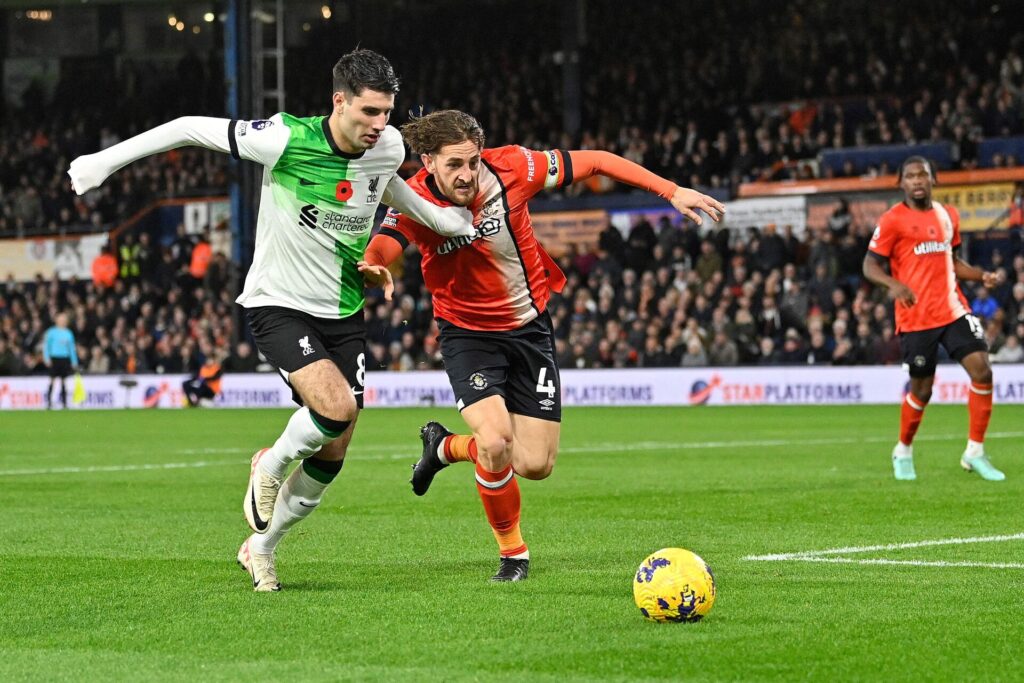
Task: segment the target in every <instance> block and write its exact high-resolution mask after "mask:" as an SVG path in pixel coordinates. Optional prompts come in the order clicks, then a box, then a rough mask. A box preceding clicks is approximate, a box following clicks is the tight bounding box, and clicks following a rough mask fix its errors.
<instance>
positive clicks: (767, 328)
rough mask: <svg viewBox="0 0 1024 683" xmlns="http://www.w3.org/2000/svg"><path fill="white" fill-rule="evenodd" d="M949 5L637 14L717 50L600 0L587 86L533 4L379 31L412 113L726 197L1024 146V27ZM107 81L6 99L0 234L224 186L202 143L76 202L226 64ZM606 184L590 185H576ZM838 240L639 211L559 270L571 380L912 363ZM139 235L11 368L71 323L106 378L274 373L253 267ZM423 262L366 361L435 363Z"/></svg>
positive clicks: (214, 108) (1023, 303) (308, 109)
mask: <svg viewBox="0 0 1024 683" xmlns="http://www.w3.org/2000/svg"><path fill="white" fill-rule="evenodd" d="M538 1H539V0H538ZM848 5H849V3H848ZM496 7H498V6H496ZM929 7H930V9H929V13H928V14H927V16H925V15H923V14H921V13H920V12H919V11H918V10H917V8H915V7H914V6H912V5H907V4H905V3H904V4H900V3H888V4H884V5H881V6H879V5H877V3H870V2H868V0H853V4H852V5H851V6H847V7H846V8H845V9H844V14H843V16H844V19H843V20H842V21H837V20H836V19H835V12H834V8H833V7H832V6H830V4H829V3H816V2H795V3H787V4H786V5H785V6H784V7H783V8H778V11H775V9H776V8H773V10H772V11H765V10H764V8H763V7H762V6H761V3H758V2H756V0H743V1H741V2H734V3H716V2H713V1H712V0H700V2H698V3H696V5H695V6H691V7H689V8H688V11H687V12H686V13H685V15H684V14H682V13H680V12H679V9H678V7H677V6H676V5H675V4H673V3H646V4H643V5H638V6H636V7H631V8H630V13H631V16H630V22H631V25H636V26H643V27H657V31H658V33H659V34H661V35H680V36H681V35H688V36H696V37H699V36H711V35H713V36H715V40H713V41H706V40H704V41H701V40H696V41H694V42H688V43H682V44H681V43H679V42H678V41H674V40H657V39H654V38H655V36H652V35H649V34H647V33H646V32H645V31H632V32H622V31H619V30H617V27H618V26H619V23H620V22H619V16H618V13H619V12H620V11H621V7H620V5H619V4H616V3H612V2H610V0H593V1H591V2H588V3H587V4H586V8H587V11H586V14H585V18H584V19H583V26H582V28H583V33H585V34H586V35H587V38H588V39H587V41H586V42H585V44H584V45H582V46H581V47H580V55H579V59H578V65H579V73H580V88H579V92H578V93H576V95H571V94H566V93H565V92H564V91H563V88H562V75H563V65H564V64H565V62H566V61H567V60H568V61H569V62H572V63H576V60H575V59H574V58H573V57H572V56H571V55H567V54H565V53H564V52H563V50H562V48H563V41H562V38H561V37H560V31H561V30H562V26H561V24H560V22H559V21H551V22H541V23H539V24H538V23H537V22H535V21H532V16H533V15H534V14H535V13H536V11H537V10H538V2H525V3H515V4H509V5H500V10H501V12H502V13H503V14H502V16H503V21H504V22H505V23H503V24H492V23H487V22H485V23H484V26H485V27H486V28H485V29H484V30H481V31H478V32H474V33H473V34H471V35H469V36H465V35H464V34H463V33H459V34H458V36H457V37H458V38H459V41H460V42H459V43H458V44H459V45H460V46H462V47H463V49H465V50H467V51H468V53H471V54H472V55H473V58H472V59H456V58H452V57H443V56H438V57H437V58H431V59H429V60H427V59H423V58H422V54H421V51H420V49H419V47H418V46H419V45H420V44H421V41H420V40H419V38H418V32H419V31H420V30H421V27H422V25H424V22H426V21H428V20H429V25H430V26H431V27H432V29H433V30H435V31H437V32H438V34H439V38H444V37H445V35H447V33H446V32H449V33H451V35H452V36H453V37H454V36H456V33H457V32H458V31H459V30H460V29H459V27H460V26H461V23H460V21H459V19H460V16H461V13H462V12H464V8H463V7H462V6H461V5H460V4H458V3H451V4H449V5H445V4H444V3H440V4H438V5H434V4H430V6H429V7H424V8H417V7H415V6H409V5H408V4H405V5H403V6H401V7H398V6H397V5H396V6H394V7H392V6H390V5H389V6H382V8H381V9H380V11H381V12H383V13H384V14H382V15H381V16H379V17H375V18H376V19H378V20H375V21H374V22H368V23H367V24H366V25H365V26H364V27H363V29H365V30H361V31H360V40H361V42H362V43H363V44H364V45H366V46H369V47H373V46H375V45H376V44H379V45H380V46H381V49H382V50H384V52H385V53H386V54H387V55H388V56H389V57H390V58H391V59H392V61H393V63H394V64H395V66H396V69H397V71H398V72H399V73H400V74H401V75H402V77H403V90H402V92H401V94H400V95H399V98H400V99H399V104H400V106H399V109H398V110H396V112H395V116H394V122H395V123H400V122H401V121H402V120H404V119H405V117H406V109H407V108H412V107H415V106H417V105H419V104H422V105H424V106H425V107H426V108H427V109H428V110H429V109H437V108H446V107H457V108H462V109H465V110H467V111H470V112H472V113H474V114H475V115H476V116H478V118H479V119H480V121H481V123H482V124H483V125H484V127H485V130H486V131H487V134H488V143H489V144H490V145H501V144H508V143H513V142H514V143H519V144H523V145H526V146H529V147H534V148H539V149H544V148H551V147H559V148H583V149H588V148H590V149H592V148H600V149H608V150H610V151H613V152H616V153H619V154H621V155H623V156H625V157H627V158H630V159H632V160H634V161H637V162H638V163H642V164H643V165H645V166H647V167H648V168H650V169H652V170H654V171H655V172H658V173H659V174H661V175H664V176H666V177H669V178H672V179H673V180H676V181H677V182H680V183H682V184H687V185H693V186H702V187H713V188H721V189H723V191H726V192H727V191H729V190H732V189H735V187H736V186H737V185H738V183H740V182H743V181H748V180H757V179H762V178H771V179H779V178H785V177H794V176H796V177H801V176H804V175H814V174H817V173H821V172H823V171H822V169H819V168H817V166H816V165H815V164H814V163H795V162H800V161H801V160H813V159H814V157H815V156H816V155H817V154H818V152H819V151H820V150H823V149H827V148H850V147H863V146H866V145H874V144H882V145H885V144H897V143H914V142H925V141H950V142H952V143H954V145H955V148H954V154H953V158H954V165H955V166H957V167H962V168H971V167H973V166H975V165H977V164H978V163H979V161H980V160H979V158H978V143H979V141H981V140H982V139H984V138H991V137H1003V136H1012V135H1020V134H1022V133H1024V104H1022V103H1024V32H1021V31H1019V30H1018V28H1019V27H1018V26H1017V25H1016V24H1015V23H1014V22H1012V21H1011V18H1010V17H1009V16H1008V12H1007V11H1006V10H1005V9H1004V10H1002V11H1000V10H999V9H998V6H994V5H990V4H984V5H983V4H982V3H979V2H976V1H975V0H970V1H968V2H956V1H953V0H934V1H933V2H932V3H931V4H930V6H929ZM482 11H484V10H482ZM388 12H392V13H395V12H399V13H401V16H400V17H399V16H393V17H392V16H388V15H387V13H388ZM417 12H420V13H423V16H419V15H417ZM940 15H941V16H943V17H944V19H943V21H942V23H941V26H940V28H938V29H936V22H935V20H934V17H935V16H940ZM562 19H563V20H564V19H565V17H564V16H563V17H562ZM517 22H518V23H521V24H523V25H530V26H531V27H533V28H534V29H535V30H531V31H530V32H529V33H528V34H522V33H521V32H518V33H516V34H515V35H514V38H513V34H512V33H510V32H506V31H504V30H503V26H505V25H510V24H516V23H517ZM752 24H753V27H754V29H755V30H751V28H752V26H751V25H752ZM346 28H347V27H346V26H344V25H337V24H331V23H325V24H323V25H318V26H315V27H313V29H312V31H311V33H310V40H309V41H308V45H307V46H306V47H297V48H294V49H290V50H289V56H288V59H289V67H288V74H289V79H290V80H289V82H288V93H289V94H288V110H289V111H290V112H293V113H296V114H304V113H318V112H323V111H324V109H325V106H324V105H325V103H326V101H327V100H326V95H325V83H326V82H327V78H326V71H327V68H328V65H330V64H332V63H333V61H334V60H335V59H336V58H337V53H338V52H339V51H340V50H341V49H342V46H343V45H348V43H349V42H351V40H350V37H345V38H343V39H341V40H339V39H338V37H339V32H341V31H344V30H345V29H346ZM652 30H653V29H652ZM978 36H984V37H985V39H984V40H978V39H977V37H978ZM609 44H614V45H615V46H616V49H615V50H607V49H605V46H606V45H609ZM622 54H629V55H630V59H628V60H623V59H621V55H622ZM110 66H111V68H110V69H106V70H103V71H102V78H103V87H102V88H101V87H93V86H97V83H94V82H90V81H89V78H90V77H89V75H88V74H82V73H68V74H65V75H64V77H63V78H62V80H61V81H60V83H58V84H57V86H56V90H55V92H54V93H53V96H52V100H53V101H74V102H75V103H76V106H75V107H74V108H71V109H65V108H61V107H49V106H47V105H46V101H47V100H48V99H50V98H47V97H46V96H44V94H43V93H41V92H28V93H26V94H25V95H24V96H23V98H22V100H23V104H22V105H21V106H19V107H12V106H11V105H7V106H6V109H5V111H4V114H5V117H6V124H7V125H5V126H4V129H3V130H2V131H0V237H10V236H16V235H23V234H32V233H35V234H39V230H40V229H42V232H44V233H49V234H59V233H63V232H76V231H81V230H82V229H85V228H95V229H100V228H103V229H109V228H110V227H112V226H114V225H117V224H118V223H120V222H121V221H123V220H125V219H126V218H128V217H129V216H131V215H132V214H133V213H134V212H135V211H137V210H138V209H140V208H142V207H144V206H146V205H148V204H150V203H151V202H152V201H153V200H154V199H156V198H160V197H180V196H187V195H190V194H195V193H205V194H209V193H212V192H222V191H224V189H225V188H226V185H227V181H228V179H229V173H230V165H229V159H228V157H227V156H226V155H221V154H216V153H212V152H207V151H203V150H199V149H196V148H186V149H181V150H176V151H173V152H170V153H167V154H164V155H159V156H155V157H151V158H147V159H144V160H141V161H139V162H136V163H134V164H132V165H131V166H129V167H128V168H126V169H124V170H122V171H121V172H119V173H118V174H116V175H115V176H114V177H113V178H112V179H111V181H109V182H107V183H105V184H104V185H103V187H102V188H101V189H99V190H97V191H94V192H91V193H89V194H87V195H86V196H84V197H76V196H75V195H74V194H73V193H72V192H71V191H70V188H69V186H68V183H67V179H66V175H65V172H66V169H67V166H68V162H69V161H70V159H72V158H74V157H75V156H77V155H79V154H82V153H87V152H90V151H94V150H96V149H100V148H105V147H107V146H109V145H112V144H115V143H116V142H117V141H119V140H120V139H123V138H125V137H127V136H130V135H132V134H135V133H137V132H139V131H142V130H145V129H148V128H150V127H152V126H154V125H157V124H159V123H161V122H163V121H166V120H168V119H170V118H173V117H175V116H178V115H183V114H206V115H223V104H222V102H221V96H222V90H223V84H222V77H221V67H220V64H219V57H218V56H217V55H215V54H211V55H206V56H205V57H199V56H197V55H194V54H188V55H186V56H185V57H184V58H182V59H181V61H180V63H179V64H178V66H177V68H176V69H174V70H167V69H163V68H160V67H156V66H152V65H149V64H147V63H144V62H132V61H131V60H120V61H119V62H118V64H117V65H113V64H111V65H110ZM94 73H100V72H99V71H96V72H94ZM96 77H97V76H95V75H94V76H92V78H96ZM101 93H103V94H102V95H101ZM566 97H577V98H578V101H579V105H580V106H579V114H580V116H579V121H578V124H579V125H578V132H576V133H574V134H569V133H568V132H565V131H566V130H568V129H572V128H575V127H574V126H570V128H567V127H566V123H567V122H566V121H565V120H563V117H562V110H563V103H564V101H565V100H564V99H563V98H566ZM737 103H742V104H737ZM765 103H784V104H765ZM268 113H269V112H259V114H262V115H265V114H268ZM991 161H992V163H993V164H994V165H1015V164H1016V163H1017V162H1018V160H1017V159H1016V158H1014V157H1012V156H1011V155H1004V156H1001V157H1000V156H998V155H997V156H996V158H994V159H992V160H991ZM408 170H410V171H411V170H414V164H411V165H410V168H409V169H408ZM872 170H873V171H877V172H884V171H886V170H887V169H886V168H884V167H878V168H875V169H872ZM844 172H852V171H851V170H850V169H846V170H845V171H844ZM609 189H612V187H611V186H610V185H609V184H602V183H601V182H598V181H595V182H588V183H581V184H579V185H577V186H574V187H573V188H571V189H569V190H567V192H570V193H572V192H603V191H607V190H609ZM833 228H834V229H828V230H824V231H820V232H809V233H807V234H805V235H794V234H793V233H792V231H791V230H789V229H787V228H785V227H782V228H781V229H779V230H775V229H768V230H765V231H764V232H763V233H761V232H757V231H754V230H750V231H727V230H725V229H717V230H713V231H711V232H710V233H707V234H701V233H699V232H698V231H697V229H696V227H695V226H693V225H691V224H688V223H684V224H683V226H682V227H681V228H679V227H676V226H672V225H669V224H667V222H666V223H664V224H658V225H654V226H652V225H650V224H647V223H645V222H641V223H638V224H637V225H635V226H634V227H633V228H632V229H631V230H630V231H629V234H627V235H622V234H621V233H620V232H619V231H618V230H617V229H616V228H614V227H609V228H608V229H607V230H605V231H604V233H602V236H601V240H600V243H599V244H598V245H578V246H577V247H576V248H574V249H573V250H572V251H571V253H569V254H568V255H566V256H564V257H562V258H561V263H560V265H561V266H562V268H563V270H564V271H565V272H566V274H567V276H568V284H567V286H566V288H565V290H564V291H563V292H562V293H561V295H558V296H556V297H555V298H554V299H553V300H552V302H551V304H550V311H551V315H552V317H553V320H554V323H555V328H556V337H557V350H558V354H559V357H560V361H561V362H562V365H563V367H634V366H641V367H660V366H680V365H683V366H695V365H735V364H784V363H799V364H804V363H815V364H817V363H832V364H853V363H895V362H899V359H900V353H899V346H898V342H897V341H896V340H895V338H894V336H893V323H892V310H891V303H890V302H889V301H887V300H886V299H885V298H884V295H883V294H882V293H880V292H878V291H875V290H872V289H870V288H868V287H866V286H865V284H864V282H863V279H862V277H861V275H860V263H861V259H862V258H863V255H864V252H865V249H866V245H867V237H868V235H866V234H864V230H865V227H864V226H851V225H849V224H845V223H842V222H840V223H837V224H836V225H833ZM124 235H125V237H127V235H128V233H124ZM126 241H127V240H126V239H125V238H122V239H121V242H120V243H119V244H118V245H117V246H118V247H119V248H120V247H121V246H123V245H124V243H125V242H126ZM128 244H129V245H130V246H131V245H132V242H128ZM135 246H136V247H138V248H139V252H138V253H139V256H138V264H137V265H138V267H137V268H135V267H132V268H128V269H127V270H126V269H125V268H124V267H123V264H122V263H118V264H117V267H116V269H115V270H114V271H112V272H114V275H113V277H112V280H113V281H112V282H107V283H93V282H84V281H75V280H72V281H67V282H59V281H45V280H42V279H37V280H36V281H35V282H31V283H16V282H14V281H13V280H11V279H8V280H7V281H6V282H0V376H2V375H6V374H31V373H38V372H43V371H44V368H43V367H42V365H41V353H40V349H39V344H40V341H41V339H42V335H43V333H44V331H45V330H46V329H47V327H49V325H50V324H51V323H52V320H53V319H54V318H55V316H56V313H57V312H58V311H60V310H66V311H68V313H69V314H70V316H71V321H72V322H71V329H72V331H73V332H74V333H75V335H76V338H77V341H78V344H79V347H80V348H79V357H80V359H81V364H82V369H83V370H84V371H86V372H149V371H152V372H194V371H195V370H196V369H197V368H198V367H199V366H200V365H202V363H203V361H204V360H205V359H207V358H217V359H222V360H223V361H224V365H225V369H226V370H227V371H229V372H230V371H250V370H255V369H269V365H267V364H266V363H265V362H261V361H260V359H259V358H258V357H257V356H256V355H255V353H254V349H253V347H252V346H251V344H250V343H249V341H248V339H247V338H246V334H247V333H246V330H245V325H244V323H243V322H242V318H241V315H240V310H239V308H238V307H237V306H236V305H235V304H234V303H233V298H234V293H235V292H237V291H238V290H239V287H240V278H241V273H240V268H239V266H238V264H233V263H231V262H229V261H228V260H227V259H226V258H224V257H223V256H215V257H213V259H212V261H211V262H210V264H209V267H208V268H206V269H204V270H203V272H201V273H199V272H197V271H196V270H195V269H194V268H193V267H192V263H191V259H192V252H193V248H194V243H193V241H191V240H190V239H189V238H187V236H179V239H178V240H177V241H175V242H174V243H172V244H168V245H157V244H151V243H150V242H149V240H148V238H146V237H141V238H140V241H139V243H138V244H137V245H135ZM1017 246H1019V245H1017ZM1015 248H1016V247H1015ZM417 259H418V256H417V254H415V252H414V251H410V252H408V253H407V258H406V262H405V263H404V265H403V271H402V273H401V277H399V278H397V280H398V282H397V286H398V289H397V292H396V304H395V305H394V306H388V305H385V304H384V303H383V302H382V301H380V299H379V296H378V295H376V294H373V293H371V294H370V296H369V299H368V306H367V319H368V324H369V338H370V352H371V356H372V361H371V363H370V366H371V367H374V366H376V367H378V368H381V367H387V368H393V369H403V370H404V369H413V368H436V367H440V353H439V349H438V346H437V329H436V325H435V324H434V322H433V318H432V311H431V306H430V297H429V295H428V293H427V292H426V291H425V289H424V288H423V283H422V278H421V276H420V273H419V268H418V260H417ZM993 261H994V262H993V263H989V264H986V265H989V266H992V267H995V268H1001V269H1002V270H1003V271H1004V272H1005V275H1006V282H1005V284H1004V285H1002V286H1001V287H1000V288H998V289H997V290H996V291H994V292H993V293H992V294H991V296H990V295H988V294H986V293H985V292H984V291H981V290H975V289H973V288H966V294H967V296H968V298H970V299H971V300H972V307H973V309H974V312H975V313H976V314H977V315H978V316H979V317H980V318H982V319H983V320H984V321H985V325H986V333H987V335H988V338H989V343H990V344H991V346H992V350H993V353H994V359H995V360H997V361H1016V360H1021V359H1022V357H1024V351H1022V349H1021V340H1022V339H1024V256H1021V255H1019V254H1009V252H1007V253H1006V254H1005V255H1003V256H1000V255H999V254H996V255H995V256H994V259H993ZM0 276H2V274H0Z"/></svg>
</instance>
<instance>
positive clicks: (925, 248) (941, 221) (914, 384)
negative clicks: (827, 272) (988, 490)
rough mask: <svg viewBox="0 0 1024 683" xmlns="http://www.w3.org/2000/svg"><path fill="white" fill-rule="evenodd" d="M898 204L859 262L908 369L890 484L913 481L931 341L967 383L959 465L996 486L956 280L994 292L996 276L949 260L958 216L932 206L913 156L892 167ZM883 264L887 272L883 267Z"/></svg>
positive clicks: (974, 339)
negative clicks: (887, 306)
mask: <svg viewBox="0 0 1024 683" xmlns="http://www.w3.org/2000/svg"><path fill="white" fill-rule="evenodd" d="M899 183H900V188H901V189H902V190H903V194H904V199H903V201H902V202H900V203H899V204H897V205H896V206H894V207H892V208H891V209H889V210H888V211H886V212H885V213H884V214H882V217H881V218H880V219H879V221H878V227H876V228H875V234H874V235H873V236H872V237H871V243H870V245H869V246H868V253H867V255H866V256H865V257H864V276H865V277H866V278H867V279H868V280H870V281H871V282H873V283H875V284H876V285H879V286H882V287H886V288H887V289H888V290H889V293H890V295H891V296H892V297H893V299H895V300H896V304H895V306H896V328H897V330H896V331H897V333H898V334H899V338H900V346H901V347H902V349H903V362H904V363H905V364H906V366H907V367H908V368H909V370H910V391H909V392H908V393H907V395H906V398H905V399H904V401H903V409H902V414H901V417H900V438H899V441H898V442H897V443H896V447H895V448H894V449H893V451H892V464H893V471H894V472H895V474H896V478H897V479H901V480H910V479H916V478H917V475H916V473H915V472H914V460H913V449H912V446H911V444H912V443H913V441H914V434H915V433H916V432H917V428H918V426H919V425H920V424H921V418H922V417H923V416H924V409H925V407H926V406H927V405H928V400H929V399H930V398H931V396H932V383H933V382H934V381H935V363H936V359H937V356H938V350H939V344H942V346H943V348H945V349H946V352H947V353H949V355H950V357H951V358H953V359H954V360H956V361H958V362H959V363H960V364H961V365H962V366H963V367H964V369H965V370H967V374H968V375H970V378H971V392H970V397H969V398H968V400H967V407H968V411H969V412H970V435H969V436H968V439H967V448H966V450H965V451H964V453H963V456H962V457H961V458H960V465H961V466H962V467H963V468H964V469H965V470H967V471H969V472H977V473H978V474H979V475H980V476H981V477H982V479H987V480H988V481H1001V480H1003V479H1005V478H1006V477H1005V475H1004V474H1003V473H1002V472H1000V471H999V470H997V469H996V468H995V467H993V466H992V463H991V462H989V460H988V458H987V457H986V456H985V447H984V441H985V430H986V429H987V428H988V421H989V417H990V416H991V415H992V366H991V365H990V364H989V360H988V344H986V342H985V335H984V330H983V328H982V326H981V323H980V322H978V319H977V318H975V317H974V316H973V315H971V314H970V308H969V307H968V305H967V300H966V299H964V295H963V294H962V293H961V292H960V289H959V287H958V286H957V284H956V281H957V279H958V278H959V279H961V280H972V281H975V282H982V283H984V285H985V286H986V287H994V286H995V285H996V284H998V282H999V276H998V275H997V274H996V273H989V272H985V271H983V270H982V269H980V268H976V267H974V266H971V265H968V264H967V263H966V262H964V261H963V260H962V259H960V258H959V257H957V256H956V255H955V251H956V249H957V247H958V246H959V245H960V217H959V215H958V214H957V212H956V209H954V208H953V207H952V206H947V205H943V204H940V203H939V202H935V201H932V186H933V185H934V184H935V170H934V169H933V168H932V165H931V163H930V162H929V161H928V160H927V159H925V158H923V157H919V156H912V157H909V158H908V159H907V160H906V161H904V162H903V164H902V165H901V166H900V172H899ZM886 262H888V263H889V269H890V271H891V275H890V274H887V273H886V272H885V269H884V268H883V265H884V264H885V263H886Z"/></svg>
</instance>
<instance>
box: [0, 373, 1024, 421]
mask: <svg viewBox="0 0 1024 683" xmlns="http://www.w3.org/2000/svg"><path fill="white" fill-rule="evenodd" d="M994 373H995V401H996V403H997V404H998V403H1024V364H1012V365H1010V364H1008V365H996V366H995V367H994ZM186 379H188V377H187V376H185V375H135V376H125V377H120V376H110V375H102V376H89V375H86V376H84V377H83V386H84V388H85V400H83V401H81V402H80V403H77V404H74V403H72V404H71V409H72V410H89V409H104V408H107V409H114V408H116V409H122V408H139V409H155V408H182V407H184V406H185V405H186V401H185V397H184V393H183V392H182V387H181V385H182V382H184V381H185V380H186ZM366 379H367V382H366V384H367V386H366V392H365V394H364V399H365V405H366V407H367V408H404V407H415V406H439V407H440V406H450V407H452V408H454V407H455V403H456V397H455V394H454V393H453V392H452V389H451V386H449V384H448V378H447V376H446V375H445V374H444V373H443V372H371V373H368V374H367V377H366ZM561 379H562V404H563V405H564V406H726V405H806V404H823V403H831V404H855V403H892V404H895V403H899V402H901V401H902V400H903V396H904V393H905V392H906V390H907V385H908V380H907V375H906V373H905V372H904V371H903V370H901V369H900V367H899V366H857V367H806V366H795V367H771V368H760V367H757V368H747V367H737V368H652V369H637V370H565V371H563V372H562V377H561ZM48 383H49V380H48V378H46V377H38V376H37V377H0V410H44V409H46V388H47V385H48ZM68 385H69V386H68V389H69V392H70V389H71V380H70V379H69V380H68ZM221 388H222V391H221V393H220V395H219V396H217V398H216V399H215V400H214V403H213V406H212V407H213V408H289V407H294V405H295V404H293V403H292V400H291V395H292V394H291V390H290V389H289V388H288V387H287V386H286V385H285V384H284V382H283V381H282V380H281V378H280V377H278V376H277V375H276V374H272V373H268V374H253V375H241V374H240V375H224V378H223V381H222V385H221ZM969 391H970V382H969V380H968V379H967V374H966V373H965V372H964V371H963V370H962V369H961V368H960V367H959V366H957V365H940V366H939V368H938V372H937V373H936V376H935V386H934V389H933V394H932V403H963V402H965V401H966V400H967V396H968V393H969ZM57 393H58V391H55V392H54V397H55V398H56V395H57ZM546 398H547V393H546V392H539V393H538V395H537V400H538V402H540V401H542V400H544V399H546Z"/></svg>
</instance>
